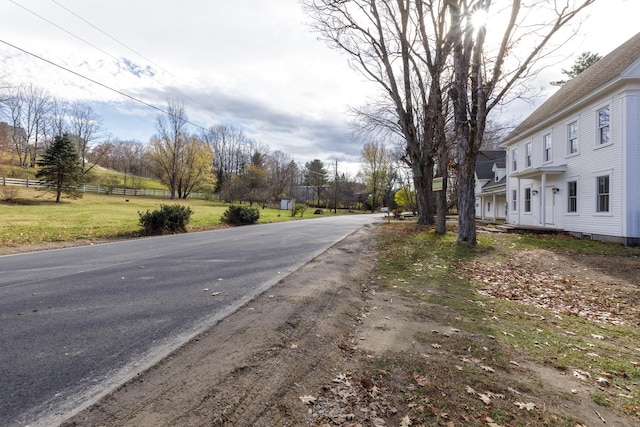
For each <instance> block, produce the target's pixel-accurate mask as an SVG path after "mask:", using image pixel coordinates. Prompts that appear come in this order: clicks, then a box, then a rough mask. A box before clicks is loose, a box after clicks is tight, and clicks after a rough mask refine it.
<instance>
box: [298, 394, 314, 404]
mask: <svg viewBox="0 0 640 427" xmlns="http://www.w3.org/2000/svg"><path fill="white" fill-rule="evenodd" d="M300 400H301V401H302V403H304V404H305V405H313V404H314V403H316V400H317V399H316V398H315V397H313V396H309V395H307V396H300Z"/></svg>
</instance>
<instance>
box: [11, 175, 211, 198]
mask: <svg viewBox="0 0 640 427" xmlns="http://www.w3.org/2000/svg"><path fill="white" fill-rule="evenodd" d="M2 186H3V187H10V186H14V187H29V188H42V187H43V185H42V183H41V182H40V181H39V180H34V179H28V178H27V179H18V178H7V177H6V176H3V177H2ZM80 191H82V192H83V193H96V194H114V195H120V196H154V197H171V192H170V191H169V190H156V189H147V188H122V187H111V186H109V187H107V186H104V185H82V187H80ZM189 197H191V198H195V199H204V198H205V194H204V193H190V194H189Z"/></svg>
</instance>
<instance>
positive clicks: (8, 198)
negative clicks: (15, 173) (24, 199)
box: [0, 187, 20, 202]
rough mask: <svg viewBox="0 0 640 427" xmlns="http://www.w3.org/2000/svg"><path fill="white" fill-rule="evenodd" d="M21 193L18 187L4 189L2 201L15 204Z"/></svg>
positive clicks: (1, 195)
mask: <svg viewBox="0 0 640 427" xmlns="http://www.w3.org/2000/svg"><path fill="white" fill-rule="evenodd" d="M19 193H20V191H19V190H18V189H17V188H16V187H2V190H0V199H2V200H3V201H5V202H13V201H15V200H16V199H17V198H18V194H19Z"/></svg>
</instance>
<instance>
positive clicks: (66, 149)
mask: <svg viewBox="0 0 640 427" xmlns="http://www.w3.org/2000/svg"><path fill="white" fill-rule="evenodd" d="M37 165H38V166H39V167H40V170H38V172H37V173H36V178H38V179H40V181H41V183H42V185H43V186H44V190H45V191H51V192H53V193H56V202H58V203H59V202H60V197H61V195H62V194H63V193H64V194H66V195H67V196H69V197H71V198H74V199H75V198H78V197H82V193H81V192H80V191H79V190H78V185H80V184H82V182H83V175H82V166H81V165H80V157H79V156H78V152H77V151H76V148H75V144H74V142H73V141H72V140H71V137H69V135H68V134H64V135H62V136H56V137H55V139H54V141H53V143H52V144H51V145H50V146H49V148H48V149H47V151H46V153H45V154H44V156H42V158H41V159H40V160H38V162H37Z"/></svg>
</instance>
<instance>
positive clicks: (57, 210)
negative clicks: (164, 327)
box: [0, 188, 329, 246]
mask: <svg viewBox="0 0 640 427" xmlns="http://www.w3.org/2000/svg"><path fill="white" fill-rule="evenodd" d="M174 203H178V204H181V205H185V206H189V207H190V208H191V209H192V210H193V215H192V216H191V221H190V223H189V225H188V227H187V228H188V230H189V231H202V230H211V229H215V228H219V227H222V226H223V225H222V224H221V223H220V217H221V216H222V214H223V212H224V211H225V210H226V209H227V207H228V205H226V204H224V203H220V202H214V201H209V200H200V199H186V200H169V199H165V198H154V197H127V198H125V197H123V196H112V195H111V196H110V195H96V194H90V193H85V194H84V196H83V197H82V198H81V199H76V200H70V199H64V200H63V201H62V202H61V203H55V201H54V200H52V198H51V196H50V195H47V194H45V193H43V192H39V191H36V190H33V189H22V188H21V189H19V193H18V195H17V196H16V197H15V198H14V199H13V200H12V201H10V202H0V219H1V221H0V246H16V245H24V244H30V245H33V244H38V243H44V242H65V241H69V240H74V239H106V238H117V237H128V236H133V235H135V234H136V233H138V232H139V231H140V229H141V227H140V225H139V223H138V219H139V215H138V212H146V211H147V210H150V211H153V210H155V209H158V208H159V207H160V205H161V204H174ZM313 212H314V209H307V210H306V211H305V212H304V215H303V218H312V217H317V215H314V214H313ZM327 214H329V212H328V211H327ZM292 219H300V216H299V215H298V216H297V217H296V218H292V217H291V213H290V212H289V211H281V210H279V209H270V208H267V209H260V220H259V222H260V223H269V222H278V221H287V220H292Z"/></svg>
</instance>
